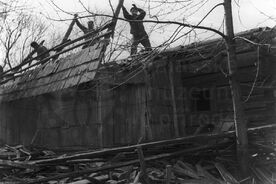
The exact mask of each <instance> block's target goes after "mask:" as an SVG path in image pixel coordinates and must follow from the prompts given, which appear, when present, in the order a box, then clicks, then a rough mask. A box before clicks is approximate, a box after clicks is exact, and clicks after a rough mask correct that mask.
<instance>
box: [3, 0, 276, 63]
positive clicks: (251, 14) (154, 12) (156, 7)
mask: <svg viewBox="0 0 276 184" xmlns="http://www.w3.org/2000/svg"><path fill="white" fill-rule="evenodd" d="M7 1H8V2H9V1H10V0H7ZM25 1H26V2H28V3H29V4H28V5H27V3H25V4H26V5H27V6H28V7H30V10H32V12H33V13H34V14H36V15H41V16H42V17H43V20H45V23H47V24H49V25H50V26H49V28H50V31H52V33H53V32H59V33H60V34H61V35H63V34H64V33H65V32H66V30H67V28H68V25H69V24H70V22H71V20H70V19H72V18H73V14H75V13H78V14H79V16H85V15H89V13H87V11H86V9H85V8H88V9H89V10H90V11H91V12H96V13H103V14H109V15H112V10H111V7H110V4H109V0H25ZM164 1H166V2H168V3H163V4H162V3H160V2H164ZM22 2H23V0H22ZM110 2H111V4H112V6H113V7H114V9H115V8H116V6H117V4H118V2H119V0H110ZM175 2H181V3H175ZM183 2H186V3H183ZM222 2H223V0H125V2H124V6H125V7H126V8H127V9H130V8H131V4H136V5H137V6H138V7H140V8H143V9H144V10H145V11H146V13H147V15H146V17H145V20H156V17H158V19H159V20H163V21H178V22H184V23H188V24H193V25H196V24H198V22H199V21H201V19H202V18H203V17H204V16H205V15H206V14H207V13H208V12H209V11H210V10H211V9H212V8H213V7H214V6H215V5H217V4H219V3H222ZM232 5H233V19H234V30H235V32H240V31H245V30H248V29H252V28H256V27H266V26H267V27H274V26H275V25H276V0H232ZM84 7H85V8H84ZM120 17H123V15H122V13H121V14H120ZM54 19H56V20H64V19H65V21H54ZM223 19H224V9H223V6H219V7H217V8H215V9H214V10H213V11H212V12H211V13H210V14H209V15H208V16H207V17H206V19H204V21H203V22H202V23H201V24H200V25H202V26H208V27H212V28H214V29H219V30H220V31H221V32H224V22H223ZM86 21H87V19H81V22H82V23H86ZM144 25H145V28H146V31H147V32H148V34H149V37H150V41H151V44H152V46H153V47H157V46H160V44H162V43H163V42H164V41H166V40H167V39H168V38H170V37H171V35H172V34H173V33H174V32H175V30H176V28H177V26H176V25H160V24H158V25H157V24H155V23H144ZM122 27H123V29H124V31H125V33H124V37H123V39H122V40H123V41H124V40H127V41H128V42H130V38H131V35H130V33H129V24H128V23H127V22H124V21H118V24H117V27H116V30H119V28H122ZM74 30H78V31H80V30H79V29H78V28H77V27H74ZM189 30H190V28H185V29H183V30H180V32H179V34H178V37H179V39H177V41H176V42H173V43H172V44H170V45H171V47H174V46H178V45H185V44H189V43H191V42H195V41H201V40H206V39H211V38H214V37H216V36H217V35H216V34H214V33H212V32H204V31H196V32H192V34H191V35H190V36H185V37H183V36H182V37H181V35H184V34H185V33H186V32H187V31H189ZM80 34H82V33H81V31H80ZM42 39H45V40H46V42H45V45H46V46H48V47H49V43H47V41H48V42H49V39H47V38H42ZM2 57H3V56H1V52H0V58H2Z"/></svg>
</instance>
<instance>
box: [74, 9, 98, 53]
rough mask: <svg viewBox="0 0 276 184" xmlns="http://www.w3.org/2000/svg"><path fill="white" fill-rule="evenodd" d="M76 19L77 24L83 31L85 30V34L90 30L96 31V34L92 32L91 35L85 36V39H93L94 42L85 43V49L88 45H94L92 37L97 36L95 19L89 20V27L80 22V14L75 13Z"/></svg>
mask: <svg viewBox="0 0 276 184" xmlns="http://www.w3.org/2000/svg"><path fill="white" fill-rule="evenodd" d="M74 19H75V21H76V24H77V26H78V27H79V28H80V29H81V30H82V32H83V33H84V34H87V33H90V32H94V34H91V35H90V36H87V37H86V38H85V41H87V40H91V41H92V42H90V43H86V44H84V46H83V47H82V48H83V49H84V48H86V47H88V46H92V45H93V39H92V38H94V37H95V36H96V31H95V28H94V22H93V21H88V22H87V26H88V27H85V26H84V25H82V24H81V23H80V21H79V20H78V15H77V14H75V17H74Z"/></svg>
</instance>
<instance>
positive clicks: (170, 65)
mask: <svg viewBox="0 0 276 184" xmlns="http://www.w3.org/2000/svg"><path fill="white" fill-rule="evenodd" d="M168 62H169V82H170V92H171V103H172V107H173V124H174V136H176V137H179V127H178V120H177V107H176V102H175V87H174V77H173V74H174V72H173V71H174V69H173V63H172V61H168Z"/></svg>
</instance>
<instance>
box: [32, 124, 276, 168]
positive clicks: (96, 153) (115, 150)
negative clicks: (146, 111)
mask: <svg viewBox="0 0 276 184" xmlns="http://www.w3.org/2000/svg"><path fill="white" fill-rule="evenodd" d="M272 128H276V124H271V125H265V126H260V127H254V128H249V129H248V132H249V133H251V132H255V131H259V130H271V129H272ZM234 136H235V131H229V132H225V133H213V134H201V135H196V136H187V137H180V138H176V139H169V140H163V141H156V142H149V143H143V144H137V145H132V146H124V147H117V148H111V149H105V150H99V151H92V152H87V153H80V154H74V155H71V156H66V157H63V158H52V159H44V160H37V161H32V162H30V164H36V165H40V164H47V163H58V162H65V161H67V160H75V159H83V158H87V159H88V158H95V157H101V156H103V155H108V154H116V153H119V152H125V151H134V150H135V149H136V148H137V146H141V147H142V148H143V149H145V148H151V147H153V146H160V145H169V144H183V143H187V142H193V141H196V140H212V139H218V138H222V137H234Z"/></svg>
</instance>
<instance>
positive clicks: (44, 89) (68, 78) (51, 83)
mask: <svg viewBox="0 0 276 184" xmlns="http://www.w3.org/2000/svg"><path fill="white" fill-rule="evenodd" d="M104 50H105V42H103V41H102V42H99V43H97V44H95V45H93V46H91V47H88V48H86V49H83V50H81V51H80V52H78V53H76V54H72V55H69V56H67V57H65V58H62V59H60V60H57V61H54V62H49V63H47V64H45V65H42V66H39V67H37V68H35V69H34V70H30V71H27V72H25V73H24V74H23V75H22V77H20V78H18V80H16V81H15V82H13V83H12V84H10V85H7V86H5V87H3V88H2V90H1V92H0V98H2V101H11V100H16V99H20V98H26V97H32V96H38V95H41V94H44V93H50V92H54V91H58V90H62V89H65V88H69V87H72V86H77V85H79V84H81V83H85V82H88V81H91V80H93V79H94V77H95V74H96V71H97V69H98V67H99V64H100V62H101V59H102V56H103V52H104Z"/></svg>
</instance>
